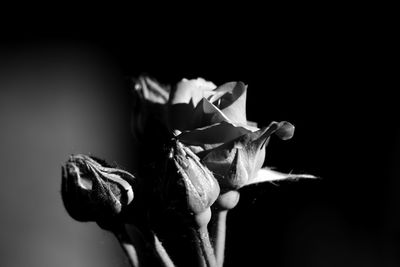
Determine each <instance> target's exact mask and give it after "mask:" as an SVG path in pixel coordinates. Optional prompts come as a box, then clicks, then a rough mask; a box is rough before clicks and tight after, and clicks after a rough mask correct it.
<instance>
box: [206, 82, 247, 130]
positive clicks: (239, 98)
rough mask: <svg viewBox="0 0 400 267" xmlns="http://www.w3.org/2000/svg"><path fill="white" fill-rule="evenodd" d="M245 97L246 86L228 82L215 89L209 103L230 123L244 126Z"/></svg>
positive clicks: (240, 83)
mask: <svg viewBox="0 0 400 267" xmlns="http://www.w3.org/2000/svg"><path fill="white" fill-rule="evenodd" d="M246 96H247V85H245V84H244V83H243V82H229V83H225V84H223V85H221V86H219V87H218V88H217V89H215V93H214V95H212V96H211V97H210V99H209V101H210V102H211V103H213V104H214V105H216V106H217V107H218V108H219V109H220V110H221V111H222V112H223V113H224V114H225V116H226V117H228V118H229V119H230V120H231V121H233V122H235V123H241V124H246V122H247V119H246Z"/></svg>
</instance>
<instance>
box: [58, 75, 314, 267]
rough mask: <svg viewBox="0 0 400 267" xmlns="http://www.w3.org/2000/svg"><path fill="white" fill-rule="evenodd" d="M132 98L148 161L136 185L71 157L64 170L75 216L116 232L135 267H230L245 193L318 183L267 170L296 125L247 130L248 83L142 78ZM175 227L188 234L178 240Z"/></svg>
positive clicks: (123, 174)
mask: <svg viewBox="0 0 400 267" xmlns="http://www.w3.org/2000/svg"><path fill="white" fill-rule="evenodd" d="M132 93H133V100H134V102H133V104H134V105H133V109H134V112H133V117H132V129H133V133H134V137H135V138H136V139H137V141H138V153H140V155H143V157H142V158H141V160H142V162H141V164H138V166H139V167H138V169H137V170H136V171H135V173H136V174H135V176H134V175H132V174H130V173H128V172H127V171H124V170H121V169H119V168H117V167H112V166H110V165H109V164H107V163H106V162H105V161H103V160H99V159H97V158H94V157H90V156H85V155H73V156H71V157H70V159H69V160H68V161H67V163H66V164H65V166H64V167H63V169H62V198H63V201H64V205H65V207H66V210H67V211H68V213H69V214H70V215H71V217H72V218H74V219H76V220H78V221H83V222H85V221H95V222H97V223H98V224H99V225H100V227H102V228H103V229H106V230H110V231H113V232H114V233H115V234H116V235H117V237H118V238H119V240H120V241H121V245H122V247H123V248H124V249H125V252H126V253H127V255H128V257H129V259H130V263H131V265H132V266H167V267H172V266H196V265H197V266H207V267H222V266H223V261H224V245H225V227H226V217H227V212H228V211H229V210H231V209H233V208H234V207H235V206H236V205H237V203H238V202H239V196H240V189H241V188H242V187H245V186H248V185H251V184H255V183H260V182H266V181H276V180H282V179H291V178H313V177H314V176H312V175H304V174H303V175H296V174H284V173H279V172H276V171H272V170H271V169H270V168H267V167H263V165H264V160H265V151H266V146H267V144H268V142H269V141H270V138H271V136H273V135H275V136H277V137H279V138H280V139H282V140H288V139H290V138H291V137H292V136H293V134H294V126H293V125H292V124H290V123H289V122H286V121H282V122H272V123H270V125H269V126H267V127H264V128H258V127H257V124H256V123H254V122H250V121H247V118H246V112H245V111H246V108H245V104H246V94H247V86H246V85H245V84H244V83H242V82H231V83H226V84H223V85H221V86H216V85H214V84H213V83H212V82H208V81H205V80H204V79H201V78H199V79H195V80H187V79H183V80H182V81H181V82H179V83H178V84H177V85H175V86H165V85H161V84H160V83H158V82H156V81H155V80H153V79H151V78H149V77H147V76H142V77H139V78H137V79H135V80H134V86H133V90H132ZM168 222H172V223H170V224H169V223H168ZM210 222H211V223H210ZM161 224H162V226H161ZM177 225H178V226H179V227H180V228H182V229H178V230H179V231H180V230H182V232H181V233H184V234H181V235H179V234H177V235H174V234H172V235H171V233H174V230H173V229H172V228H173V226H175V228H176V226H177ZM168 226H171V228H168ZM132 229H133V230H132ZM175 230H176V229H175ZM179 236H185V238H186V239H187V240H186V241H187V242H177V240H178V238H179ZM176 251H179V252H180V253H176ZM182 251H185V252H187V254H183V253H181V252H182ZM186 255H188V256H187V257H186V258H185V256H186ZM192 256H193V257H192ZM193 259H196V260H195V261H193Z"/></svg>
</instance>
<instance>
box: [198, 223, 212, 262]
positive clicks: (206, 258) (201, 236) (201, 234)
mask: <svg viewBox="0 0 400 267" xmlns="http://www.w3.org/2000/svg"><path fill="white" fill-rule="evenodd" d="M194 231H195V234H196V237H197V240H196V245H197V246H196V247H197V250H198V255H199V259H200V266H202V267H217V261H216V259H215V255H214V251H213V248H212V246H211V243H210V238H209V236H208V230H207V226H202V227H200V228H197V229H194Z"/></svg>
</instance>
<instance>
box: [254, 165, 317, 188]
mask: <svg viewBox="0 0 400 267" xmlns="http://www.w3.org/2000/svg"><path fill="white" fill-rule="evenodd" d="M316 178H318V177H316V176H314V175H311V174H294V173H282V172H278V171H273V170H271V169H269V168H262V169H260V170H259V171H258V172H257V175H256V176H255V177H254V178H253V179H251V180H250V181H249V182H248V183H247V184H246V185H249V184H256V183H263V182H274V181H281V180H297V179H316Z"/></svg>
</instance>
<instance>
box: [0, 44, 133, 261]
mask: <svg viewBox="0 0 400 267" xmlns="http://www.w3.org/2000/svg"><path fill="white" fill-rule="evenodd" d="M2 52H4V53H3V54H1V56H2V57H1V61H0V62H1V63H0V89H1V90H0V129H1V131H0V166H1V174H0V181H1V186H0V217H1V219H0V255H1V256H0V257H1V263H0V265H1V266H4V267H20V266H32V267H35V266H38V267H39V266H60V267H62V266H76V267H78V266H81V267H87V266H98V267H101V266H104V267H106V266H127V264H126V262H124V259H125V258H124V255H123V254H122V251H121V250H120V248H119V245H118V243H117V242H116V240H115V239H114V236H113V235H111V234H110V233H108V232H105V231H103V230H101V229H100V228H99V227H97V225H95V224H94V223H79V222H76V221H74V220H73V219H72V218H70V217H69V216H68V215H67V213H66V212H65V210H64V207H63V204H62V201H61V197H60V177H61V176H60V169H61V165H62V164H63V162H65V160H66V159H67V158H68V156H69V154H72V153H87V154H93V155H97V156H99V157H102V158H105V159H107V160H108V161H110V162H118V164H119V165H120V166H121V167H124V166H129V164H130V160H129V153H128V152H127V151H128V149H127V146H129V143H130V139H129V114H125V113H124V112H123V111H124V104H127V103H128V102H127V100H126V98H124V96H123V95H122V94H121V92H122V90H121V87H119V86H120V84H119V83H118V81H119V82H120V81H121V80H118V79H116V77H117V76H116V75H115V71H114V70H113V69H112V66H109V65H108V64H107V63H108V62H107V60H104V58H103V59H102V60H101V57H98V55H97V56H96V52H94V51H92V50H91V49H89V48H88V47H84V46H75V45H68V46H63V45H54V46H52V45H50V46H43V45H41V46H38V47H34V46H33V47H28V46H24V47H21V48H17V49H13V50H4V51H2ZM99 58H100V59H99Z"/></svg>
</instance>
